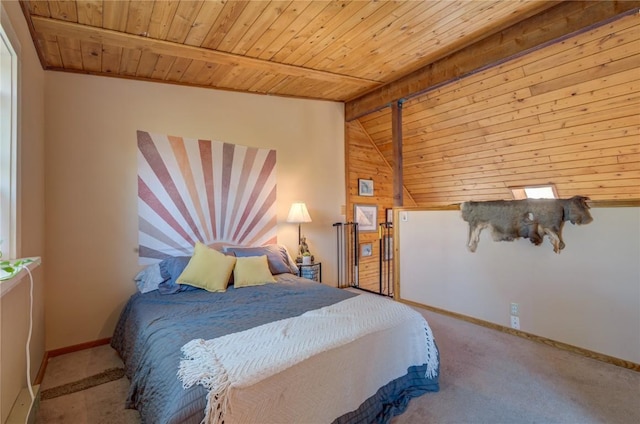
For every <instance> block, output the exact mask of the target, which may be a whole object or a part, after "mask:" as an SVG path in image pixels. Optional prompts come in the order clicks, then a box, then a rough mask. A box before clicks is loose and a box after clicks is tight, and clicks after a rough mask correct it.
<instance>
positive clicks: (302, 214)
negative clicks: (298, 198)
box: [287, 202, 311, 224]
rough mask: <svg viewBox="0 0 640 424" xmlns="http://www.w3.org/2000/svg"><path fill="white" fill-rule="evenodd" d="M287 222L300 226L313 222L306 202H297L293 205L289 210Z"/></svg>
mask: <svg viewBox="0 0 640 424" xmlns="http://www.w3.org/2000/svg"><path fill="white" fill-rule="evenodd" d="M287 222H292V223H295V224H299V223H301V222H311V216H310V215H309V211H308V210H307V205H305V204H304V202H296V203H294V204H292V205H291V209H289V216H288V217H287Z"/></svg>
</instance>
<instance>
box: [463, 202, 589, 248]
mask: <svg viewBox="0 0 640 424" xmlns="http://www.w3.org/2000/svg"><path fill="white" fill-rule="evenodd" d="M587 200H589V198H588V197H584V196H574V197H572V198H570V199H526V200H495V201H488V202H463V203H462V204H461V205H460V210H461V211H462V219H464V220H465V221H467V222H468V223H469V240H468V242H467V248H468V249H469V250H470V251H472V252H475V251H476V248H477V247H478V241H479V239H480V233H481V232H482V230H483V229H485V228H490V229H491V235H492V237H493V240H494V241H513V240H515V239H518V238H528V239H529V240H531V243H533V244H535V245H539V244H541V243H542V240H543V238H544V236H545V235H547V236H549V240H550V241H551V244H552V245H553V251H554V252H556V253H560V251H561V250H562V249H564V247H565V244H564V241H562V227H563V226H564V222H565V221H570V222H571V223H572V224H578V225H583V224H588V223H590V222H591V221H593V218H592V217H591V214H590V213H589V205H587Z"/></svg>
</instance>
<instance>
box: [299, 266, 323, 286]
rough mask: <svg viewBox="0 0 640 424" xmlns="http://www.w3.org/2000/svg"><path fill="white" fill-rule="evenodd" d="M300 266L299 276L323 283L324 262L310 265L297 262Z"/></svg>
mask: <svg viewBox="0 0 640 424" xmlns="http://www.w3.org/2000/svg"><path fill="white" fill-rule="evenodd" d="M296 265H297V266H298V277H303V278H308V279H309V280H314V281H317V282H318V283H322V262H314V263H312V264H310V265H303V264H296Z"/></svg>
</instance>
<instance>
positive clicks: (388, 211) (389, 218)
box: [384, 208, 393, 223]
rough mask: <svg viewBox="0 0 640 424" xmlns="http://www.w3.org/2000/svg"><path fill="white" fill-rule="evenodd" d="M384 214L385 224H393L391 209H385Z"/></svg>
mask: <svg viewBox="0 0 640 424" xmlns="http://www.w3.org/2000/svg"><path fill="white" fill-rule="evenodd" d="M384 212H385V215H386V216H385V218H386V221H385V222H388V223H393V208H387V209H385V210H384Z"/></svg>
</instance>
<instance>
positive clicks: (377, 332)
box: [111, 252, 439, 424]
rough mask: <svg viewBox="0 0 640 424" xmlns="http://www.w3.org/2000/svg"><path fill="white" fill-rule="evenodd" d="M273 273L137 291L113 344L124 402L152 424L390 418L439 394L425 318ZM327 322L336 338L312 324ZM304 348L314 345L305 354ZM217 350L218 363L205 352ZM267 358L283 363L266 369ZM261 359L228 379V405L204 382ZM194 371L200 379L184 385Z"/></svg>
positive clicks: (384, 301)
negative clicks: (123, 380) (214, 288)
mask: <svg viewBox="0 0 640 424" xmlns="http://www.w3.org/2000/svg"><path fill="white" fill-rule="evenodd" d="M236 254H237V252H236ZM194 256H195V255H194ZM178 259H179V258H172V260H171V261H163V263H165V262H173V268H176V269H171V268H172V265H171V264H169V265H167V264H166V263H165V264H164V265H165V266H164V267H162V268H160V271H159V272H158V271H157V270H156V272H155V274H156V277H157V274H158V273H160V274H161V275H162V277H163V278H165V277H167V276H169V277H171V275H169V274H172V275H173V277H175V275H176V274H178V273H181V272H182V271H183V269H184V267H185V266H186V265H187V264H188V262H189V259H190V258H181V259H180V260H178ZM176 263H178V265H176ZM161 264H162V263H161ZM270 265H271V263H270ZM149 269H155V268H152V267H149ZM146 271H147V273H149V270H146ZM170 271H172V272H170ZM272 277H273V279H272V280H270V283H269V284H257V285H251V286H240V285H238V283H239V282H238V280H236V282H235V283H236V284H234V285H229V286H228V287H226V289H225V290H224V291H220V292H211V291H207V290H204V289H201V288H196V287H191V286H188V285H184V284H182V285H177V287H176V284H175V282H176V281H175V279H173V286H172V287H167V286H166V284H165V283H167V281H169V282H171V280H172V278H169V280H166V281H163V282H162V283H161V284H159V289H152V288H149V287H145V288H144V289H143V290H141V291H140V292H138V293H135V294H134V295H132V296H131V298H130V299H129V300H128V302H127V303H126V305H125V307H124V309H123V311H122V313H121V316H120V318H119V321H118V323H117V326H116V329H115V332H114V335H113V337H112V340H111V345H112V347H113V348H114V349H116V351H117V352H118V353H119V354H120V356H121V357H122V359H123V362H124V364H125V371H126V375H127V377H128V378H129V379H130V382H131V385H130V390H129V394H128V398H127V400H126V407H128V408H135V409H137V410H138V411H139V412H140V416H141V420H142V422H143V423H154V424H155V423H194V424H195V423H200V422H203V420H204V422H211V423H216V422H225V423H227V424H231V423H234V422H242V423H245V422H260V423H267V422H305V423H315V422H318V423H329V422H336V423H363V422H388V421H389V420H390V419H391V418H392V417H393V416H395V415H398V414H401V413H402V412H404V410H405V409H406V407H407V405H408V402H409V400H410V399H411V398H413V397H417V396H420V395H423V394H425V393H427V392H432V391H438V388H439V386H438V371H439V365H438V352H437V348H436V346H435V342H434V340H433V335H432V334H431V330H430V328H429V327H428V324H427V323H426V321H424V318H422V317H421V316H420V314H417V313H416V312H415V311H413V310H411V309H410V308H408V307H407V306H405V305H402V304H400V303H398V302H394V301H392V300H390V299H388V298H384V297H381V296H377V295H372V294H368V293H363V294H358V293H354V292H351V291H347V290H341V289H337V288H332V287H329V286H326V285H323V284H318V283H317V282H313V281H311V280H307V279H304V278H300V277H298V276H297V275H294V273H293V272H281V273H277V274H275V275H273V274H272ZM163 284H164V286H163ZM138 287H139V288H140V287H141V285H140V284H139V286H138ZM355 311H360V312H355ZM409 311H410V312H409ZM358 313H359V314H360V315H357V314H358ZM407 313H408V314H409V315H408V316H409V317H410V318H407V315H406V314H407ZM363 314H364V316H367V315H368V316H374V317H375V318H374V319H363V318H362V317H363ZM408 319H410V320H411V321H412V323H411V324H410V325H409V324H408V321H407V320H408ZM413 321H416V323H414V322H413ZM320 322H323V323H324V324H323V326H325V327H328V331H325V332H326V333H328V334H327V337H324V336H323V337H321V336H319V335H320V334H321V331H320V330H319V329H318V330H317V332H316V330H315V329H312V330H310V327H309V325H316V324H317V323H320ZM354 324H355V325H354ZM352 327H366V328H367V330H366V331H364V332H363V333H362V334H360V333H358V336H357V337H356V336H354V335H353V334H350V333H349V331H351V330H350V328H352ZM296 328H298V330H296ZM342 329H345V330H344V331H343V330H342ZM325 330H326V329H325ZM296 331H298V333H296ZM354 331H355V330H354ZM358 331H363V330H362V329H359V330H358ZM342 333H344V334H342ZM296 334H298V335H296ZM310 334H311V335H313V336H309V335H310ZM305 337H306V338H307V339H308V340H306V341H304V342H303V341H302V340H303V339H304V338H305ZM340 337H342V339H340ZM325 338H326V339H328V340H327V341H326V342H325V340H324V339H325ZM280 339H282V340H283V343H282V344H281V343H280V341H279V340H280ZM287 340H288V342H289V343H290V345H289V346H284V344H285V342H287ZM225 343H226V346H227V348H228V349H229V352H228V353H227V354H226V357H225V358H227V359H225V360H227V361H229V362H216V361H217V360H218V359H220V361H222V359H223V354H222V353H220V352H222V351H223V348H222V346H223V345H225ZM240 343H245V345H242V347H240V346H241V345H240ZM258 343H262V344H258ZM306 344H311V345H314V347H313V349H315V350H304V349H306V347H305V346H306ZM189 346H191V347H195V348H196V350H195V351H194V350H193V349H191V350H190V348H189ZM214 346H216V350H215V352H214V353H215V355H219V356H216V357H214V358H213V359H215V361H212V360H211V359H212V358H206V359H207V361H204V360H202V358H200V357H199V356H198V355H200V353H199V352H204V351H206V352H210V351H213V347H214ZM209 348H211V349H209ZM199 349H200V350H199ZM290 350H301V352H298V353H297V355H298V359H297V360H296V361H293V360H291V361H290V360H289V359H286V358H287V354H288V352H289V351H290ZM194 352H196V353H194ZM267 352H269V354H267ZM310 352H311V353H310ZM252 355H253V356H252ZM269 355H271V356H275V357H276V359H278V360H279V362H278V361H275V363H271V359H269V363H268V364H265V363H264V362H265V361H266V360H267V359H268V357H269ZM245 356H246V357H245ZM250 358H253V359H250ZM196 359H198V361H196ZM245 359H246V360H245ZM254 362H255V363H256V364H257V365H255V366H254V367H253V371H254V373H253V374H252V375H251V376H250V377H246V378H245V379H244V380H242V381H240V380H231V377H229V381H230V382H229V381H227V384H226V386H224V392H223V393H224V397H223V398H222V400H220V398H221V395H220V393H221V392H220V391H216V390H217V389H216V387H215V385H214V387H213V389H212V387H211V384H205V383H207V382H208V381H209V380H211V377H210V376H211V373H212V372H215V370H214V371H212V369H214V368H215V369H216V370H219V369H222V370H223V372H224V373H225V374H224V375H225V377H228V376H230V375H231V376H233V375H235V374H232V371H231V365H228V364H231V363H234V364H239V366H238V368H246V367H245V365H246V364H248V363H254ZM196 364H198V365H197V366H195V365H196ZM194 366H195V368H194ZM190 367H191V368H190ZM203 367H204V368H203ZM188 369H191V371H187V372H184V371H185V370H188ZM194 369H195V370H197V371H198V372H199V373H200V374H199V376H198V377H197V378H191V382H188V381H186V380H189V375H186V374H189V372H191V374H193V372H194V371H193V370H194ZM268 369H271V370H272V372H271V373H268V372H267V370H268ZM234 372H235V371H234ZM243 372H244V371H243ZM238 375H239V374H238ZM191 377H193V375H191ZM234 382H237V384H235V383H234ZM216 402H218V403H216Z"/></svg>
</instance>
